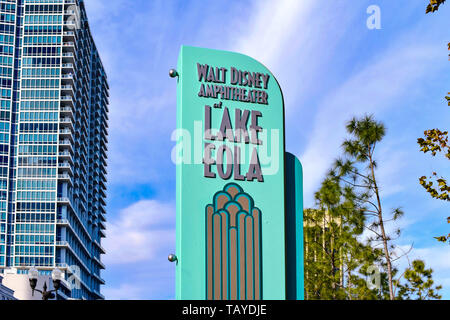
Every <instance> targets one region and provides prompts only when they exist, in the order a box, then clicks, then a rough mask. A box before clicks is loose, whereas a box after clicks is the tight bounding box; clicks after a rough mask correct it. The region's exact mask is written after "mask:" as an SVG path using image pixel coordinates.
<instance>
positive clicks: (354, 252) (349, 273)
mask: <svg viewBox="0 0 450 320" xmlns="http://www.w3.org/2000/svg"><path fill="white" fill-rule="evenodd" d="M315 198H316V203H317V207H318V209H307V210H305V214H304V221H305V227H304V235H305V297H306V299H307V300H316V299H320V300H344V299H347V300H355V299H356V300H365V299H377V298H379V297H378V291H377V289H376V288H374V289H369V288H368V286H367V281H366V279H365V278H366V277H367V272H366V271H367V269H368V267H369V266H371V265H374V264H376V263H378V262H379V261H380V257H381V251H380V250H373V249H372V248H371V247H370V246H368V245H365V244H363V243H361V242H360V241H359V237H360V236H361V235H362V233H363V231H364V223H365V216H364V215H363V214H361V209H360V208H359V207H358V206H357V203H356V202H355V194H354V192H353V188H351V187H345V188H342V186H341V185H340V184H339V180H337V179H336V178H335V177H333V176H327V177H326V178H325V180H324V181H323V182H322V185H321V187H320V189H319V190H318V192H317V193H316V194H315Z"/></svg>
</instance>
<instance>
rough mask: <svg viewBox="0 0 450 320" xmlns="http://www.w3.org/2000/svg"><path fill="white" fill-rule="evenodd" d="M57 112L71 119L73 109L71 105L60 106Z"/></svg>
mask: <svg viewBox="0 0 450 320" xmlns="http://www.w3.org/2000/svg"><path fill="white" fill-rule="evenodd" d="M59 112H60V114H61V115H62V116H63V117H64V118H67V117H69V118H70V119H73V109H72V108H71V107H61V109H59Z"/></svg>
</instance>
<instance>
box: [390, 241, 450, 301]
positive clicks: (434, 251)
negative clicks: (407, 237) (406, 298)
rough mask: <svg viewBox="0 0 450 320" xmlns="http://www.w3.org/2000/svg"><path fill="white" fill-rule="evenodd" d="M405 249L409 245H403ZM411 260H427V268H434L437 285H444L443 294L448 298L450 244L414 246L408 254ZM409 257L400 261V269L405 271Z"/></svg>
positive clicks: (434, 278)
mask: <svg viewBox="0 0 450 320" xmlns="http://www.w3.org/2000/svg"><path fill="white" fill-rule="evenodd" d="M402 249H403V250H404V251H407V250H408V249H409V247H407V246H402ZM408 259H409V262H410V263H412V261H414V260H416V259H420V260H423V261H425V266H426V268H427V269H429V268H431V269H433V280H434V283H435V285H442V286H443V290H442V292H441V294H444V295H445V297H444V298H446V299H448V298H449V294H448V292H449V289H450V274H449V272H448V270H450V246H448V245H446V244H437V245H435V246H433V247H427V248H417V249H416V248H414V249H413V250H412V251H411V253H410V254H409V255H408ZM408 259H403V260H401V261H400V263H399V265H398V267H399V270H400V271H403V270H404V269H405V268H407V267H408Z"/></svg>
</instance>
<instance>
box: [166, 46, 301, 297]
mask: <svg viewBox="0 0 450 320" xmlns="http://www.w3.org/2000/svg"><path fill="white" fill-rule="evenodd" d="M176 75H177V76H178V89H177V90H178V96H177V134H176V137H175V139H176V141H177V148H176V150H175V154H174V160H175V161H176V163H177V244H176V245H177V249H176V256H177V280H176V283H177V288H176V291H177V294H176V296H177V299H194V300H229V299H231V300H261V299H266V300H267V299H275V300H278V299H282V300H284V299H287V298H293V299H298V298H301V296H300V295H297V293H295V294H294V295H292V292H294V291H295V292H297V291H298V292H300V291H303V289H301V290H297V288H298V286H296V287H295V288H294V289H292V288H291V290H288V287H287V285H286V282H287V279H289V278H290V275H289V273H288V272H289V270H288V269H289V268H287V265H286V264H287V261H290V260H289V259H290V258H289V257H287V253H289V251H287V250H288V249H289V248H290V246H289V245H286V243H287V242H286V239H288V238H290V239H291V240H292V241H297V242H299V243H300V242H301V245H302V244H303V240H302V234H301V235H300V234H299V233H298V232H297V234H294V235H293V236H292V235H291V236H290V234H291V233H289V231H288V234H287V233H286V217H287V216H289V214H288V215H287V214H286V209H287V206H286V201H288V203H290V202H289V201H290V200H289V199H288V198H287V193H286V187H285V175H286V172H285V161H286V160H285V143H284V140H285V137H284V134H285V133H284V102H283V95H282V92H281V89H280V86H279V84H278V82H277V81H276V79H275V77H274V76H273V74H272V73H271V72H270V71H269V70H268V69H267V68H266V67H264V66H263V65H262V64H261V63H259V62H257V61H255V60H254V59H252V58H250V57H248V56H245V55H241V54H237V53H233V52H225V51H216V50H210V49H203V48H194V47H187V46H183V47H182V48H181V52H180V55H179V61H178V68H177V74H176ZM293 181H294V182H293V183H295V181H296V180H295V179H294V180H293ZM297 182H298V180H297ZM299 183H300V185H299V187H298V188H297V192H299V190H301V180H300V181H299ZM297 196H298V194H297ZM294 197H295V193H294ZM300 197H301V193H300ZM293 203H294V205H290V207H292V208H294V209H292V210H297V209H298V210H302V208H300V207H299V205H301V200H300V201H298V202H297V204H295V201H294V202H293ZM290 210H291V209H290ZM300 213H301V211H300ZM295 219H296V218H295V217H294V220H295ZM300 219H301V217H300ZM300 227H301V228H302V225H300ZM296 231H299V230H297V229H296V228H294V230H293V232H294V233H295V232H296ZM300 237H301V239H300ZM297 247H298V246H297ZM297 247H296V248H297ZM291 249H292V248H291ZM295 250H296V249H294V251H292V250H291V252H293V254H294V255H296V254H297V253H296V252H295ZM294 260H295V261H296V263H297V265H298V263H301V264H302V261H301V262H299V261H298V260H297V259H294ZM294 260H293V261H294ZM290 269H292V267H291V268H290ZM294 269H295V271H293V272H294V273H297V274H298V272H301V279H302V280H303V273H302V271H301V270H300V269H298V268H297V267H295V268H294ZM291 272H292V271H291ZM295 281H296V283H297V281H299V280H297V278H295ZM298 283H299V285H300V286H302V284H301V283H300V282H298ZM301 294H303V292H301Z"/></svg>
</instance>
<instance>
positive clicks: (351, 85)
mask: <svg viewBox="0 0 450 320" xmlns="http://www.w3.org/2000/svg"><path fill="white" fill-rule="evenodd" d="M440 51H441V48H440V47H439V46H431V45H429V46H426V45H418V44H413V45H409V46H407V47H405V46H403V47H402V48H398V47H397V46H396V47H392V48H390V49H389V50H387V51H385V52H384V53H383V55H381V56H379V57H378V58H377V59H375V60H373V62H372V63H368V64H367V67H365V68H364V69H362V70H361V71H359V72H358V73H356V74H355V75H353V76H352V77H350V78H349V79H348V80H347V81H345V82H344V83H343V84H342V85H341V86H339V87H338V88H336V89H335V90H334V91H332V92H330V93H329V94H328V95H327V96H326V97H325V98H324V99H323V102H322V103H321V104H320V105H319V106H318V112H317V114H316V119H315V121H314V129H313V131H312V134H311V135H310V139H309V142H308V145H307V148H306V149H305V151H304V152H303V153H302V155H301V157H300V159H301V161H302V163H303V166H304V171H305V198H306V201H307V202H311V199H312V194H313V192H314V190H315V189H316V188H317V186H318V184H319V182H320V180H321V179H322V178H323V176H324V173H325V172H326V171H327V170H328V169H329V167H330V166H331V163H332V162H333V159H334V158H336V157H337V156H338V155H339V154H340V153H341V149H340V145H341V143H342V141H343V140H344V137H345V136H346V133H345V124H346V122H347V121H348V120H350V119H351V117H353V116H355V115H357V116H361V115H362V114H364V113H381V112H383V111H385V110H386V109H389V108H392V107H395V106H396V105H395V103H398V99H399V98H400V97H402V95H404V94H406V93H408V92H411V91H412V90H413V88H414V86H415V85H417V79H419V78H420V77H421V76H423V75H424V73H425V72H426V71H428V70H429V69H427V68H431V67H432V63H433V62H434V61H433V59H434V58H435V57H436V56H438V55H439V54H440ZM392 155H394V158H395V157H401V156H402V155H401V154H395V151H394V152H393V153H391V154H390V156H391V157H392ZM383 165H384V166H390V165H397V164H396V162H395V161H390V162H389V163H385V164H383ZM387 170H388V171H387V172H386V174H387V173H388V172H389V170H390V171H395V168H392V169H387ZM391 191H394V190H391Z"/></svg>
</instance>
